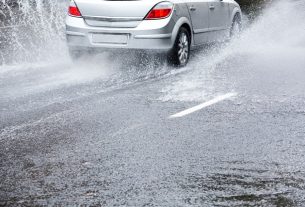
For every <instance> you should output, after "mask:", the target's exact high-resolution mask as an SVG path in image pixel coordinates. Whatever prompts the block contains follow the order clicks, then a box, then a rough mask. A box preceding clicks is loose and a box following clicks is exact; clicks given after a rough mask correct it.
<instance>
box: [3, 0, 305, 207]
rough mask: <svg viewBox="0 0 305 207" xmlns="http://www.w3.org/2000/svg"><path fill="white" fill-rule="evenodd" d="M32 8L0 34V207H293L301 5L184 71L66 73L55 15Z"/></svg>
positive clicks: (301, 197) (263, 19)
mask: <svg viewBox="0 0 305 207" xmlns="http://www.w3.org/2000/svg"><path fill="white" fill-rule="evenodd" d="M24 2H31V1H24ZM25 5H26V3H25ZM31 8H32V7H26V6H24V7H23V9H24V14H25V15H24V16H23V17H24V18H21V20H20V19H18V20H17V19H14V18H13V19H12V20H11V21H12V22H14V21H15V23H18V25H20V27H18V29H17V28H14V29H11V28H7V27H6V28H5V29H0V32H1V34H0V35H2V37H3V38H2V41H1V42H0V48H1V52H0V53H1V56H0V57H1V58H0V59H1V65H0V95H1V96H0V158H1V159H0V178H1V181H0V206H76V205H77V206H78V205H84V206H166V207H169V206H175V207H176V206H303V203H304V202H305V139H304V138H305V130H304V126H305V81H304V80H305V71H304V69H305V58H304V57H305V55H304V54H305V23H304V19H305V12H304V8H305V2H304V1H302V0H299V1H298V0H291V1H287V0H283V1H278V2H275V3H274V4H272V5H270V6H269V7H268V8H266V10H265V11H263V13H262V15H261V16H259V17H258V18H257V19H256V20H255V21H254V22H253V23H251V24H250V25H247V26H246V28H245V29H244V31H243V33H242V34H241V36H240V37H238V38H236V39H235V40H232V41H231V42H230V43H225V44H222V45H214V46H211V47H209V48H203V49H201V50H200V51H197V52H196V53H194V55H193V56H192V58H191V60H190V64H189V65H188V66H187V67H185V68H181V69H174V68H171V67H169V66H167V65H166V64H163V63H159V62H158V61H149V60H147V59H145V58H144V59H142V60H141V61H137V59H136V58H135V57H134V56H130V55H128V54H120V55H117V54H108V53H104V54H99V55H95V56H92V57H86V58H85V59H84V60H83V61H80V62H78V63H74V64H73V63H71V61H70V59H69V57H68V55H67V50H66V47H65V42H64V35H63V25H62V23H61V21H60V19H62V18H63V16H64V13H65V3H61V2H54V4H50V6H49V7H48V9H49V10H48V11H51V12H48V13H47V14H48V15H51V17H52V18H53V20H52V21H46V19H52V18H51V17H50V16H48V15H44V14H45V10H44V9H45V7H42V6H39V4H38V5H36V8H37V9H38V11H40V12H41V13H42V15H37V16H36V17H35V16H31V15H29V14H30V13H31V12H30V10H31ZM39 9H40V10H39ZM52 11H53V12H52ZM55 11H57V12H55ZM58 11H61V12H58ZM18 18H20V17H18ZM33 18H35V21H36V20H37V19H36V18H38V19H40V21H39V22H40V23H37V25H33V24H30V25H28V24H27V23H26V22H29V21H30V20H31V19H33ZM23 20H24V21H23ZM12 22H11V23H12ZM36 22H38V21H36ZM39 28H40V30H39ZM8 34H10V35H8ZM4 37H5V38H4ZM24 38H25V39H27V41H23V39H24ZM29 39H30V40H29ZM228 94H233V95H232V96H228V98H225V99H221V97H226V95H228ZM215 100H216V101H215ZM196 106H201V107H199V110H191V112H190V110H189V109H193V107H196ZM197 108H198V107H197ZM185 110H189V111H188V112H190V113H188V112H187V113H182V114H183V116H181V117H176V118H175V117H173V116H172V115H175V114H177V113H179V112H185Z"/></svg>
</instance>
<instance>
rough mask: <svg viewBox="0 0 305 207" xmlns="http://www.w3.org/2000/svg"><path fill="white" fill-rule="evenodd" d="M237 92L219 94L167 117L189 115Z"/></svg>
mask: <svg viewBox="0 0 305 207" xmlns="http://www.w3.org/2000/svg"><path fill="white" fill-rule="evenodd" d="M236 95H237V93H227V94H224V95H221V96H217V97H216V98H214V99H212V100H210V101H207V102H205V103H202V104H199V105H197V106H194V107H192V108H189V109H186V110H184V111H181V112H179V113H177V114H174V115H171V116H170V117H169V118H170V119H173V118H180V117H183V116H186V115H189V114H191V113H194V112H196V111H199V110H201V109H204V108H206V107H208V106H211V105H214V104H216V103H218V102H220V101H224V100H226V99H229V98H232V97H234V96H236Z"/></svg>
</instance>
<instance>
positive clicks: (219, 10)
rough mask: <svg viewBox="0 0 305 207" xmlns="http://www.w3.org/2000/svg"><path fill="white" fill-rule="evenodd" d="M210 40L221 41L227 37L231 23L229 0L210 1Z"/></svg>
mask: <svg viewBox="0 0 305 207" xmlns="http://www.w3.org/2000/svg"><path fill="white" fill-rule="evenodd" d="M209 20H210V25H209V30H210V33H209V41H211V42H214V41H221V40H224V39H226V38H227V35H228V29H229V27H230V26H229V25H230V23H229V22H230V11H229V4H228V3H227V0H210V2H209Z"/></svg>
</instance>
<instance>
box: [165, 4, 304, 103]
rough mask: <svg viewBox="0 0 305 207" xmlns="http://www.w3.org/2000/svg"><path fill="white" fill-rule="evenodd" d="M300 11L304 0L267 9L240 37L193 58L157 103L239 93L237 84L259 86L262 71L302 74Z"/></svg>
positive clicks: (302, 25) (302, 21) (302, 48)
mask: <svg viewBox="0 0 305 207" xmlns="http://www.w3.org/2000/svg"><path fill="white" fill-rule="evenodd" d="M304 8H305V2H304V1H303V0H289V1H287V0H279V1H276V2H274V3H273V4H271V5H269V7H268V8H266V9H265V11H264V12H262V14H261V16H259V17H258V18H257V19H256V21H255V22H253V23H252V24H251V25H250V26H249V27H247V28H246V29H245V30H244V32H243V33H242V34H241V36H240V37H238V38H236V39H234V40H233V41H231V42H230V43H228V44H225V45H221V46H216V47H214V48H212V49H207V50H205V51H203V52H201V53H200V54H197V55H196V56H195V57H194V58H193V60H192V61H191V63H190V64H189V66H188V69H189V73H187V74H184V75H182V76H179V77H177V79H176V80H174V81H173V82H172V83H170V84H169V85H167V86H165V87H164V88H163V89H162V92H163V95H162V97H161V100H163V101H172V100H174V101H203V100H207V99H210V98H212V97H213V96H215V94H222V93H227V92H232V91H236V90H242V87H240V84H241V82H244V83H243V84H247V83H248V84H249V83H250V82H253V80H254V79H253V78H252V79H251V77H252V76H257V77H256V78H257V79H258V80H257V81H261V80H263V79H264V78H265V76H266V72H267V71H268V72H269V73H272V74H276V73H277V72H279V71H286V72H285V74H286V73H287V71H288V72H290V73H291V72H292V71H293V70H297V69H301V68H304V66H305V63H304V54H305V23H304V18H305V13H304ZM273 77H274V76H273ZM270 79H272V77H271V78H270ZM267 81H270V82H271V81H272V80H266V82H267ZM256 84H259V82H258V83H256ZM243 87H244V86H243ZM236 92H239V91H236ZM248 92H249V91H248Z"/></svg>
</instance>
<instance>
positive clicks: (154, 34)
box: [66, 16, 175, 51]
mask: <svg viewBox="0 0 305 207" xmlns="http://www.w3.org/2000/svg"><path fill="white" fill-rule="evenodd" d="M174 26H175V21H174V20H173V19H172V18H167V19H162V20H144V21H141V22H140V23H139V24H138V25H137V26H136V27H134V28H113V27H96V26H89V25H88V24H86V22H85V20H84V19H83V18H77V17H70V16H68V17H67V19H66V37H67V44H68V46H69V47H70V48H72V47H77V48H87V49H102V48H105V49H140V50H161V51H168V50H170V49H171V48H172V47H173V45H174V41H175V37H174V36H173V29H174Z"/></svg>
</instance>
